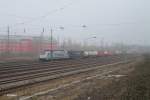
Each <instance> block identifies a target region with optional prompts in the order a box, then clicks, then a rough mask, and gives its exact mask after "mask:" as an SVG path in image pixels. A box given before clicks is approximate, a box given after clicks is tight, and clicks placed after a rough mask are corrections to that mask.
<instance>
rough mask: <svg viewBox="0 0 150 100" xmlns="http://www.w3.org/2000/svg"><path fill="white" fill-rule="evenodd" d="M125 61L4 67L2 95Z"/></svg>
mask: <svg viewBox="0 0 150 100" xmlns="http://www.w3.org/2000/svg"><path fill="white" fill-rule="evenodd" d="M128 58H131V57H128ZM123 60H125V58H124V57H123V56H112V57H98V58H86V59H80V60H66V61H54V62H45V63H31V64H30V63H29V64H22V65H21V64H20V65H12V66H13V67H11V66H3V67H2V69H1V70H0V95H3V94H6V93H8V92H10V91H11V90H13V89H15V88H18V87H21V86H26V85H30V84H34V83H38V82H43V81H47V80H50V79H55V78H59V77H62V76H65V75H71V74H75V73H79V72H81V70H82V69H89V68H90V69H91V70H92V68H94V67H95V66H100V65H105V64H110V63H114V62H118V61H123ZM19 66H20V67H19ZM68 73H69V74H68Z"/></svg>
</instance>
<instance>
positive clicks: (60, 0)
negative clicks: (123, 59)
mask: <svg viewBox="0 0 150 100" xmlns="http://www.w3.org/2000/svg"><path fill="white" fill-rule="evenodd" d="M21 23H23V24H21ZM8 25H9V26H10V28H11V34H19V35H23V34H24V33H23V29H24V28H26V35H31V34H32V35H40V32H41V31H42V28H43V27H45V30H46V31H45V33H44V35H48V34H49V32H50V27H52V28H53V29H54V35H55V37H59V38H60V39H64V38H72V39H73V40H76V41H83V40H84V39H86V38H89V37H92V36H96V37H97V39H95V40H93V39H91V41H93V42H94V43H98V42H99V41H100V40H101V39H102V38H103V39H104V40H105V41H107V42H109V43H116V42H122V43H126V44H140V45H150V39H149V38H150V27H149V26H150V0H0V34H6V32H5V31H6V26H8ZM82 25H86V26H87V27H86V28H82ZM60 26H63V27H64V30H60V29H59V27H60Z"/></svg>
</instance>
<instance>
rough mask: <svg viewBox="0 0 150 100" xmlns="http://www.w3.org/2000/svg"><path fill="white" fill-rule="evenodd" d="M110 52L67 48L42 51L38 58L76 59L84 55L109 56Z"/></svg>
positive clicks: (47, 59) (84, 56)
mask: <svg viewBox="0 0 150 100" xmlns="http://www.w3.org/2000/svg"><path fill="white" fill-rule="evenodd" d="M110 55H112V53H111V52H108V51H104V52H102V51H72V50H71V51H67V50H53V51H44V52H43V53H42V54H40V57H39V59H40V60H46V61H49V60H61V59H78V58H86V57H96V56H110Z"/></svg>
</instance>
